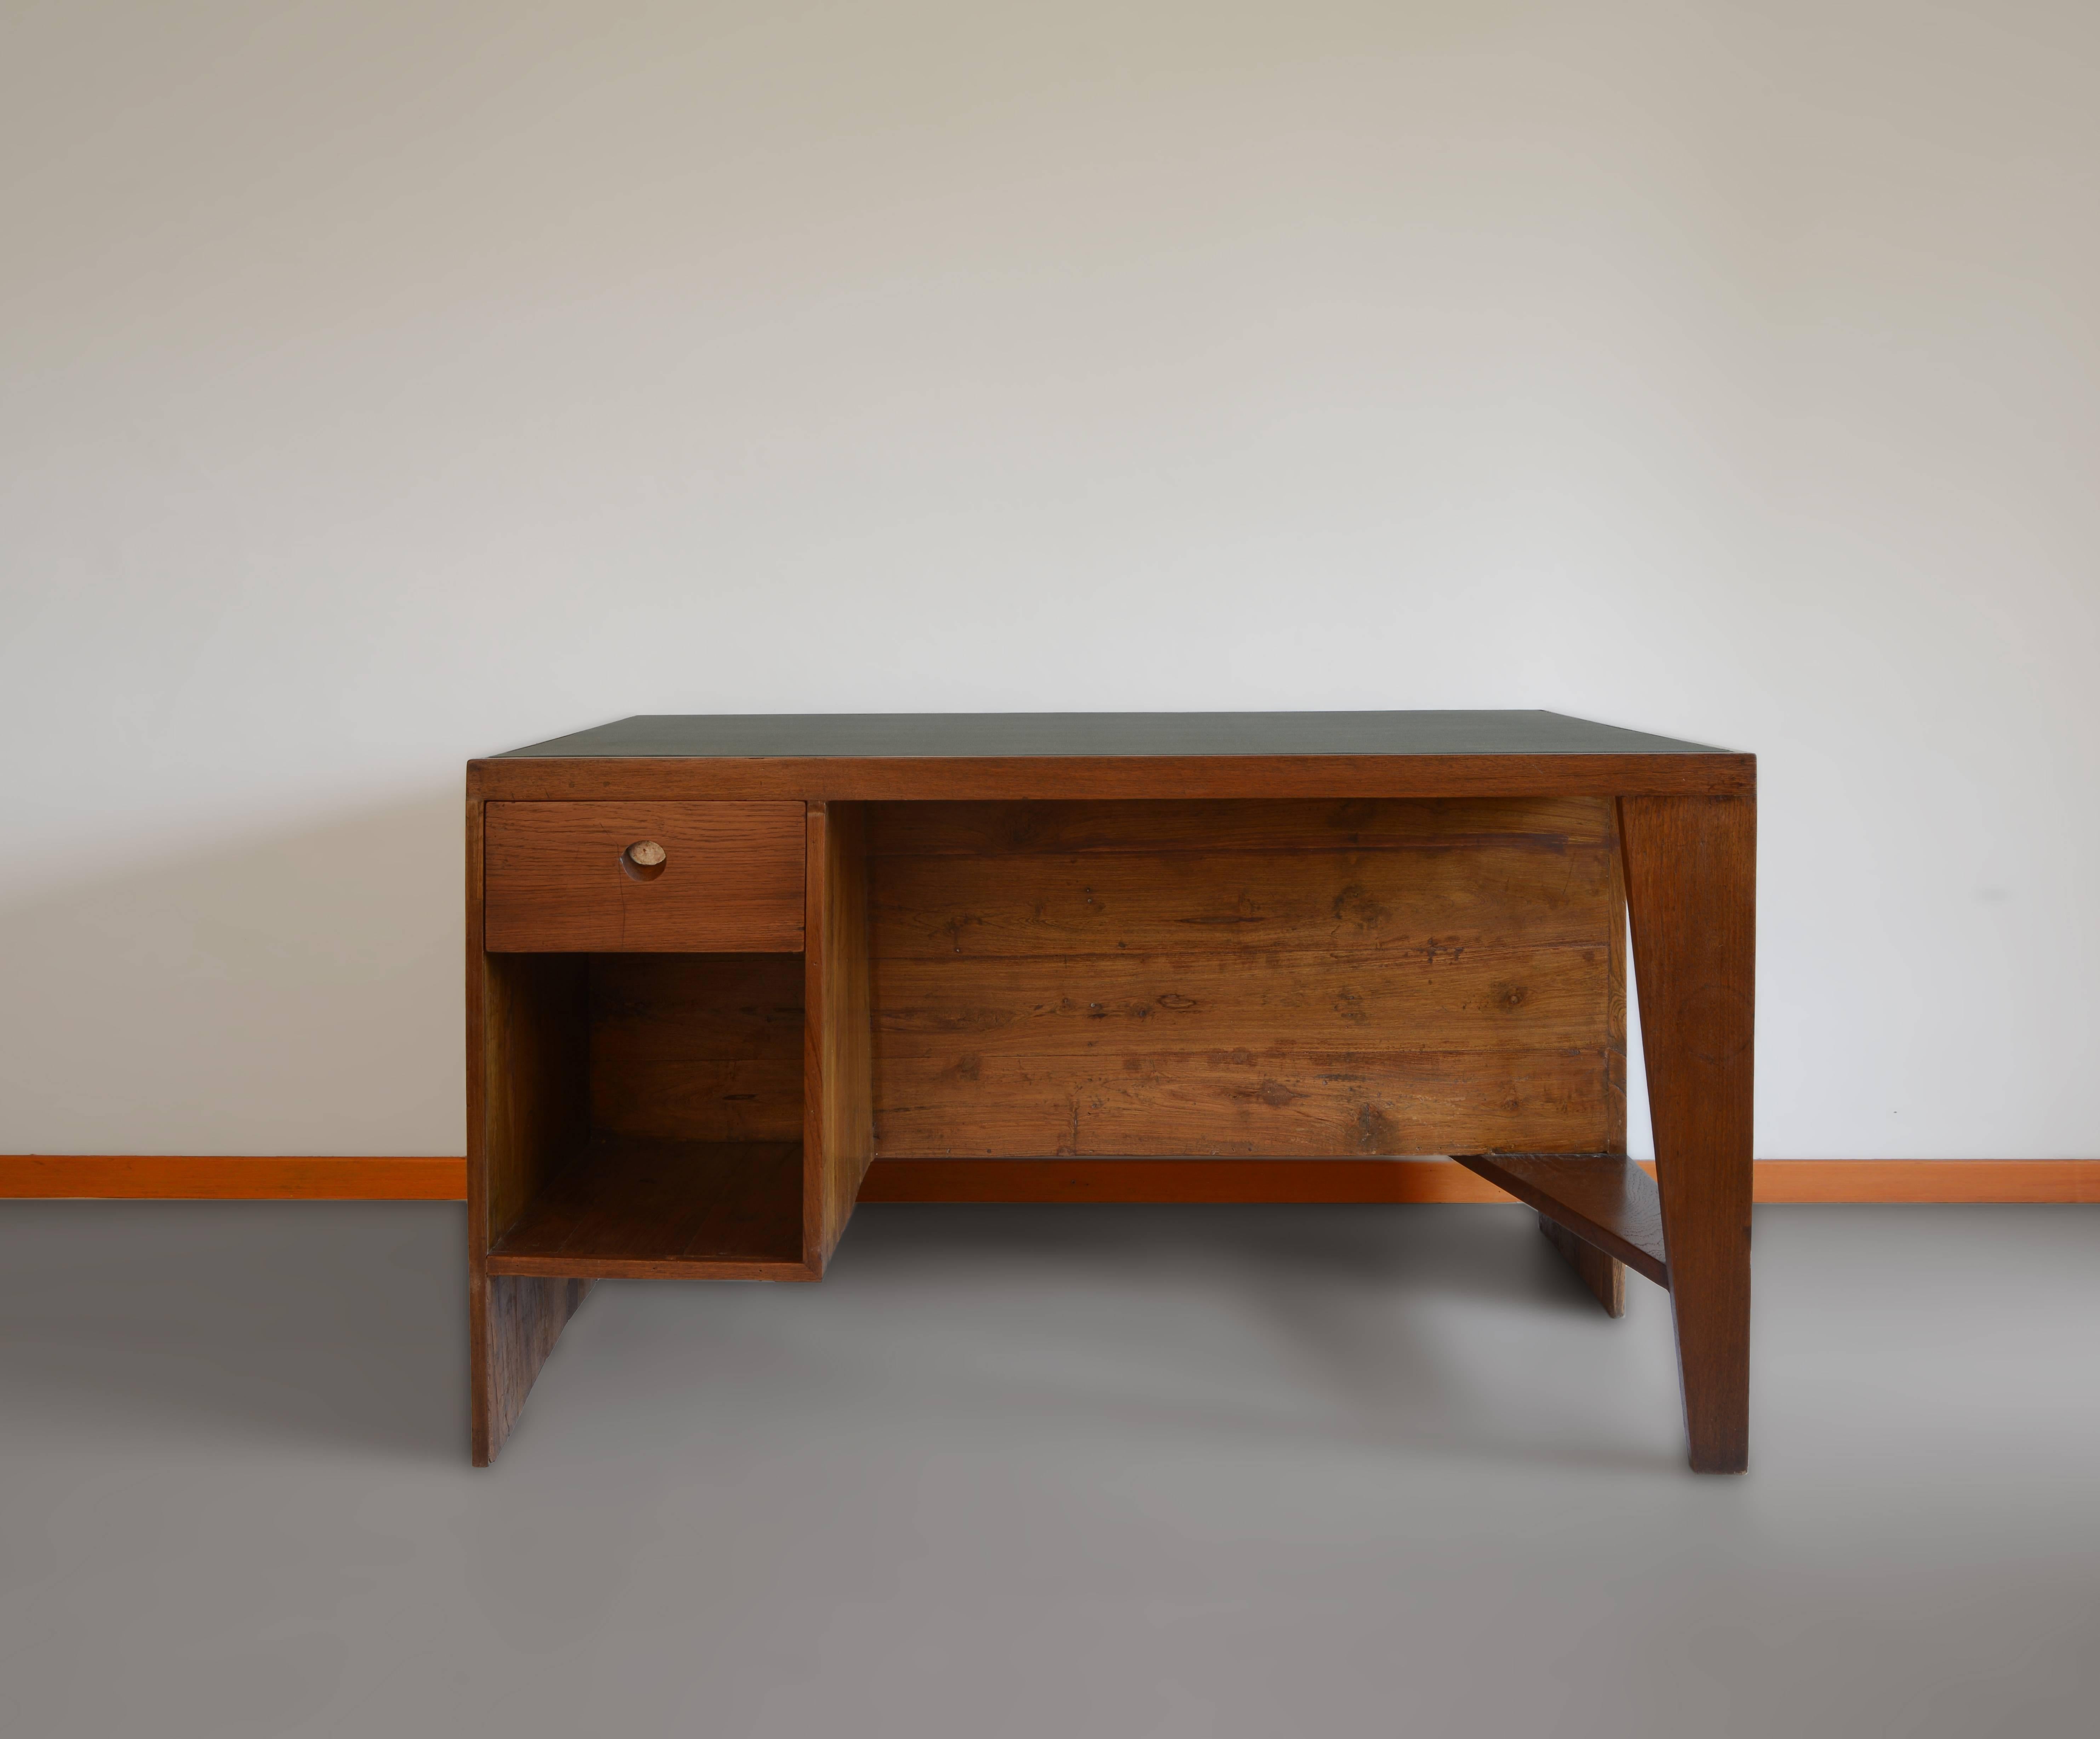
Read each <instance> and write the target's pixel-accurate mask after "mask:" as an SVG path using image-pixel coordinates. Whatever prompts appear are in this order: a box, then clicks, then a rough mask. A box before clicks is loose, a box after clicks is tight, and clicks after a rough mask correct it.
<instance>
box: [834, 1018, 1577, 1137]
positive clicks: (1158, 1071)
mask: <svg viewBox="0 0 2100 1739" xmlns="http://www.w3.org/2000/svg"><path fill="white" fill-rule="evenodd" d="M878 1080H879V1084H880V1097H879V1099H878V1101H877V1103H876V1112H875V1130H876V1152H877V1153H879V1154H882V1155H884V1156H885V1157H904V1156H908V1155H923V1156H931V1155H951V1154H952V1155H966V1154H967V1155H977V1156H982V1157H986V1158H990V1157H996V1156H999V1155H1001V1154H1019V1155H1046V1156H1047V1155H1055V1154H1158V1155H1185V1154H1273V1155H1304V1156H1308V1157H1310V1156H1317V1155H1323V1154H1336V1155H1339V1154H1396V1155H1397V1154H1437V1153H1448V1152H1449V1151H1450V1150H1452V1149H1453V1148H1454V1147H1458V1148H1465V1149H1471V1148H1476V1147H1502V1148H1525V1149H1529V1148H1531V1146H1532V1144H1533V1143H1534V1142H1538V1143H1542V1144H1543V1145H1544V1146H1545V1147H1546V1148H1548V1149H1551V1148H1552V1147H1555V1146H1559V1147H1562V1148H1564V1149H1566V1150H1568V1151H1571V1152H1583V1151H1591V1150H1594V1144H1595V1141H1597V1140H1599V1138H1600V1137H1601V1136H1602V1135H1603V1134H1604V1132H1605V1131H1606V1130H1607V1129H1608V1126H1609V1111H1608V1107H1607V1106H1606V1104H1605V1101H1604V1091H1603V1070H1602V1067H1601V1057H1600V1053H1599V1052H1598V1051H1597V1050H1595V1049H1591V1050H1590V1051H1586V1052H1583V1051H1568V1050H1557V1051H1554V1050H1548V1051H1500V1050H1474V1051H1444V1052H1437V1051H1419V1050H1379V1049H1374V1048H1361V1049H1356V1050H1348V1051H1339V1050H1338V1051H1326V1050H1320V1049H1317V1048H1311V1047H1304V1048H1297V1047H1291V1046H1288V1045H1272V1046H1264V1047H1261V1048H1240V1049H1236V1050H1216V1051H1198V1052H1180V1051H1170V1050H1163V1049H1162V1050H1158V1051H1153V1050H1148V1051H1145V1052H1142V1053H1140V1052H1136V1051H1129V1052H1122V1053H1118V1052H1116V1051H1113V1050H1110V1051H1108V1052H1106V1053H1104V1054H1101V1055H1098V1056H1075V1057H1041V1056H1030V1055H1026V1054H1024V1055H1019V1056H997V1055H989V1056H988V1055H984V1054H981V1053H963V1054H960V1055H951V1056H949V1057H942V1056H939V1055H928V1056H924V1057H915V1058H909V1059H899V1058H896V1057H889V1056H884V1057H882V1058H881V1061H880V1074H879V1075H878Z"/></svg>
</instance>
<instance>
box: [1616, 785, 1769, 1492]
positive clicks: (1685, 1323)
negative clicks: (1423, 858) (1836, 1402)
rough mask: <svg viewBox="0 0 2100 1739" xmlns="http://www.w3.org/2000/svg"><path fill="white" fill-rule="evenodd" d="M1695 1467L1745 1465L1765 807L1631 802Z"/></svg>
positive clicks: (1644, 1024) (1627, 818) (1643, 977)
mask: <svg viewBox="0 0 2100 1739" xmlns="http://www.w3.org/2000/svg"><path fill="white" fill-rule="evenodd" d="M1619 825H1620V837H1621V845H1622V847H1623V850H1624V854H1625V863H1626V898H1627V903H1628V907H1629V910H1630V915H1631V917H1632V920H1633V937H1634V971H1635V982H1636V983H1637V984H1638V985H1639V988H1640V1011H1641V1035H1642V1045H1643V1050H1644V1052H1645V1053H1646V1057H1647V1064H1648V1104H1649V1108H1650V1111H1651V1114H1652V1117H1653V1119H1654V1124H1655V1150H1656V1172H1657V1183H1658V1184H1659V1185H1660V1186H1661V1194H1662V1223H1663V1238H1664V1242H1665V1247H1666V1248H1667V1250H1668V1252H1669V1259H1670V1301H1671V1304H1672V1306H1673V1308H1674V1311H1675V1313H1676V1317H1677V1353H1678V1364H1679V1370H1680V1372H1681V1373H1682V1377H1683V1393H1684V1418H1685V1428H1686V1431H1687V1434H1688V1436H1689V1437H1690V1440H1691V1459H1692V1468H1694V1469H1695V1470H1696V1472H1701V1473H1740V1472H1742V1471H1743V1470H1744V1468H1745V1467H1746V1466H1747V1465H1748V1463H1749V1409H1750V1151H1751V1127H1750V1126H1751V1083H1752V1074H1753V1071H1752V1016H1753V1009H1754V986H1755V978H1756V951H1757V800H1756V799H1755V798H1754V797H1626V798H1622V799H1621V801H1620V804H1619Z"/></svg>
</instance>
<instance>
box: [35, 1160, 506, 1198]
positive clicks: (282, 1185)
mask: <svg viewBox="0 0 2100 1739" xmlns="http://www.w3.org/2000/svg"><path fill="white" fill-rule="evenodd" d="M4 1196H111V1197H126V1198H133V1199H139V1200H184V1201H199V1200H203V1201H245V1202H457V1201H462V1200H464V1199H465V1196H466V1161H465V1159H461V1158H460V1157H459V1156H457V1154H438V1155H435V1156H434V1157H428V1158H426V1157H417V1158H413V1159H391V1158H388V1159H381V1158H375V1157H373V1156H370V1155H366V1154H327V1155H323V1156H320V1157H298V1158H289V1157H285V1158H277V1157H272V1158H249V1157H239V1158H236V1157H231V1156H228V1155H226V1154H0V1197H4Z"/></svg>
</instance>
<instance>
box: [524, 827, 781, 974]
mask: <svg viewBox="0 0 2100 1739" xmlns="http://www.w3.org/2000/svg"><path fill="white" fill-rule="evenodd" d="M485 826H486V829H487V845H486V850H487V870H486V873H485V877H484V885H485V894H484V897H485V900H486V904H487V916H486V920H485V921H486V924H487V947H489V949H490V950H491V951H494V952H498V953H508V952H536V953H552V952H556V951H583V952H590V953H615V952H628V951H634V952H642V953H652V952H668V951H678V950H682V951H691V952H702V953H705V952H715V951H730V950H737V951H761V952H776V953H777V952H787V953H799V952H800V951H801V947H802V906H803V893H802V874H803V870H802V854H803V820H802V806H801V804H799V803H750V802H722V803H690V802H688V803H678V802H645V803H632V802H629V803H621V802H602V803H576V802H562V803H492V804H490V805H489V806H488V813H487V820H486V823H485ZM641 841H654V842H655V843H656V844H658V845H661V846H662V847H663V848H664V852H665V854H666V857H665V858H664V863H663V865H662V867H661V872H660V873H659V874H657V875H655V876H654V877H653V879H650V880H642V879H638V878H637V876H634V875H633V874H630V873H629V871H628V869H627V868H626V867H623V862H622V854H623V853H624V852H625V851H626V850H627V849H628V848H629V846H630V845H634V844H637V843H638V842H641Z"/></svg>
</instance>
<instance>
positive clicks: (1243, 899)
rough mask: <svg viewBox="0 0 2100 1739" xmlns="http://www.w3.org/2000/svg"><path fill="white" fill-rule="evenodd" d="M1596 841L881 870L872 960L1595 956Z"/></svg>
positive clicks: (1601, 934) (909, 860)
mask: <svg viewBox="0 0 2100 1739" xmlns="http://www.w3.org/2000/svg"><path fill="white" fill-rule="evenodd" d="M1611 877H1612V871H1611V861H1610V857H1609V854H1608V852H1607V851H1606V850H1605V849H1604V845H1602V844H1601V843H1599V844H1597V845H1593V846H1591V847H1590V849H1588V850H1556V851H1545V850H1535V849H1533V848H1532V847H1531V846H1530V845H1528V844H1526V843H1522V842H1517V843H1512V842H1510V841H1501V840H1490V841H1484V842H1483V843H1480V844H1479V845H1472V846H1470V847H1467V848H1464V849H1454V850H1436V851H1420V852H1414V851H1376V852H1359V851H1320V852H1298V853H1282V852H1259V853H1257V852H1251V853H1243V854H1216V853H1209V852H1189V853H1185V854H1153V855H1131V854H1105V853H1104V854H1092V855H1085V854H1070V855H1061V856H1054V857H1020V856H1009V857H1003V858H960V857H923V858H921V857H901V858H885V859H884V860H883V861H882V864H881V871H880V877H879V880H878V881H877V896H876V903H875V914H874V919H875V951H876V956H877V957H878V958H879V959H880V960H883V961H885V963H887V962H889V961H890V960H898V959H902V958H905V957H907V956H934V957H940V958H951V957H953V956H956V955H986V956H992V955H1017V954H1080V953H1098V952H1118V951H1130V952H1132V953H1156V952H1162V951H1170V952H1171V951H1176V950H1180V949H1215V948H1218V947H1232V948H1233V949H1235V950H1237V951H1239V952H1238V954H1237V956H1236V957H1237V958H1240V959H1245V958H1247V957H1249V954H1250V952H1251V951H1256V950H1264V949H1271V948H1277V949H1308V948H1312V949H1326V950H1330V951H1351V952H1362V953H1381V954H1382V953H1399V954H1408V955H1416V956H1425V957H1435V956H1440V955H1448V954H1454V953H1460V952H1462V951H1465V950H1467V949H1468V948H1477V947H1484V946H1486V947H1511V946H1528V947H1551V946H1555V945H1558V944H1567V943H1588V944H1592V945H1595V946H1596V947H1600V948H1602V947H1607V946H1608V943H1609V937H1608V925H1607V921H1606V920H1607V917H1608V912H1609V910H1610V896H1611V888H1612V880H1611Z"/></svg>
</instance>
